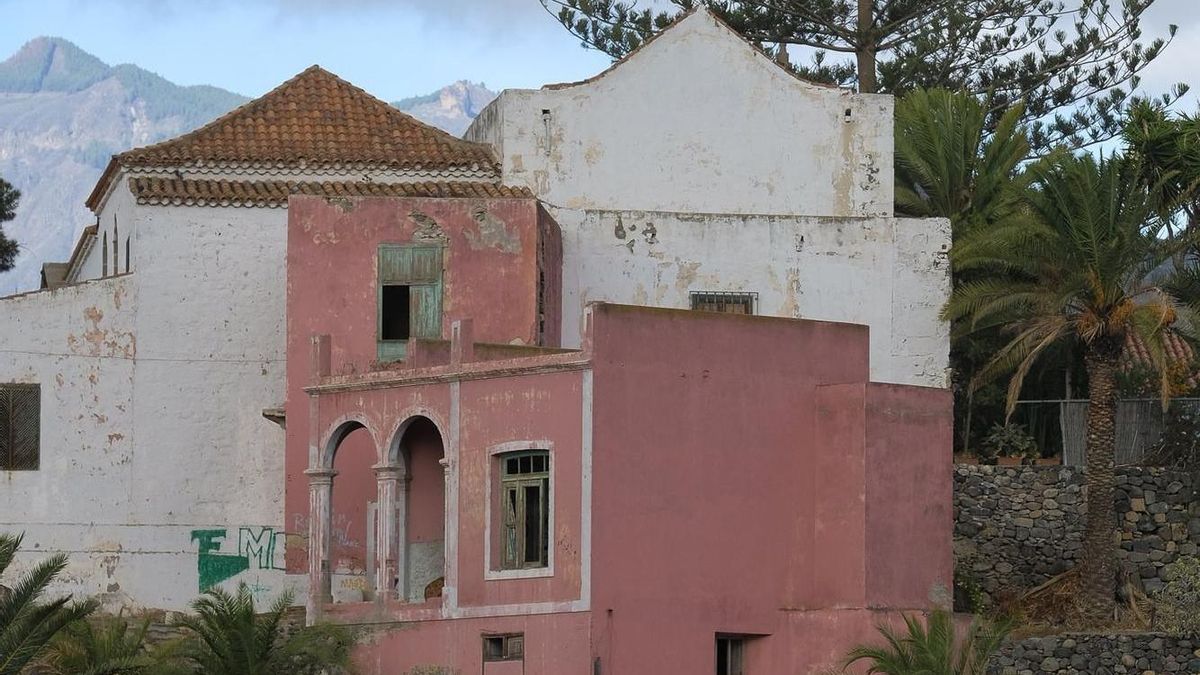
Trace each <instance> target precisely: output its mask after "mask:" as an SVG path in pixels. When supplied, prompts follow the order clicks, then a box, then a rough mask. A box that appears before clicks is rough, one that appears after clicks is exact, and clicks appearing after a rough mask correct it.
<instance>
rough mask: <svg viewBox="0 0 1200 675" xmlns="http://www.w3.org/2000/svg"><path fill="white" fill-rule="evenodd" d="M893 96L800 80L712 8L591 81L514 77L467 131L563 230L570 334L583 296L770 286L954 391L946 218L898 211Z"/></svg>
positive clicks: (789, 307)
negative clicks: (861, 329)
mask: <svg viewBox="0 0 1200 675" xmlns="http://www.w3.org/2000/svg"><path fill="white" fill-rule="evenodd" d="M892 116H893V101H892V98H891V97H890V96H883V95H859V94H854V93H851V92H848V91H845V90H841V89H836V88H830V87H824V86H820V85H815V84H812V83H808V82H804V81H801V80H799V79H797V78H795V77H793V76H792V75H791V74H790V73H789V72H787V71H785V70H784V69H782V68H781V67H780V66H779V65H778V64H776V63H774V62H773V61H772V60H771V59H769V58H767V57H766V56H764V55H763V54H761V53H760V52H758V51H757V50H755V49H754V48H752V47H751V46H750V45H748V44H747V43H746V42H745V41H744V40H742V39H741V38H740V37H739V36H738V35H737V34H736V33H734V32H733V31H731V30H730V29H729V28H727V27H726V26H725V25H724V24H721V23H720V22H719V21H717V20H716V19H715V18H714V17H713V16H712V15H711V14H709V13H708V12H706V11H704V10H699V11H696V12H695V13H693V14H691V15H690V16H688V17H686V18H684V19H683V20H682V21H681V22H680V23H678V24H677V25H675V26H674V27H672V28H671V29H670V30H668V31H666V32H664V33H662V34H661V35H660V36H658V37H657V38H656V39H654V40H653V41H651V42H649V43H648V44H646V45H645V46H643V47H642V48H641V49H640V50H638V51H636V52H634V53H633V54H632V55H631V56H629V57H628V58H627V59H626V60H624V61H622V62H620V63H618V64H616V65H615V66H613V67H612V68H610V69H609V70H608V71H606V72H604V73H601V74H600V75H598V76H596V77H593V78H591V79H590V80H587V81H584V82H581V83H576V84H571V85H555V86H552V87H551V88H545V89H541V90H534V91H529V90H508V91H505V92H504V93H502V94H501V95H500V97H499V98H497V99H496V100H495V101H494V102H493V103H492V104H491V105H489V106H488V107H487V108H486V109H485V110H484V111H483V112H482V113H481V114H480V116H479V118H478V119H477V120H476V121H475V123H474V124H473V125H472V126H471V128H470V129H469V130H468V131H467V134H466V137H467V138H469V139H472V140H476V141H480V142H486V143H489V144H491V145H492V147H493V148H495V150H496V153H497V154H498V155H499V156H500V157H501V160H502V165H503V172H504V180H505V182H507V183H510V184H520V185H527V186H529V187H530V188H531V189H533V190H534V191H535V192H536V193H537V195H538V196H539V197H540V198H541V199H543V200H544V201H546V202H547V203H548V205H549V206H550V208H551V211H552V212H553V213H554V215H555V217H556V219H557V220H558V222H559V225H560V226H561V227H562V231H563V255H564V269H563V286H564V289H563V290H564V307H563V340H564V344H565V345H566V346H577V345H578V343H579V334H580V325H579V322H580V316H581V309H582V307H583V306H584V305H585V304H586V303H587V302H588V301H592V300H610V301H615V302H630V303H635V304H647V305H655V306H665V307H688V306H689V297H688V294H689V292H691V291H703V290H710V291H720V290H727V291H747V292H757V293H758V294H759V311H760V312H761V313H763V314H769V315H776V316H787V317H802V318H812V319H822V320H832V321H847V322H853V323H862V324H867V325H868V326H870V328H871V376H872V378H873V379H875V380H877V381H882V382H894V383H902V384H917V385H928V386H938V387H941V386H946V384H947V368H948V366H949V329H948V326H947V325H946V324H945V323H944V322H942V321H940V320H939V319H938V311H939V309H940V308H941V305H942V304H943V303H944V302H945V299H946V298H947V297H948V295H949V291H950V285H949V275H948V270H947V265H946V259H945V252H946V250H947V249H948V248H949V246H950V233H949V227H948V224H947V223H946V222H945V221H942V220H928V221H923V220H898V219H895V218H892V212H893V205H892V202H893V180H894V175H893V139H892V133H893V132H892V129H893V119H892Z"/></svg>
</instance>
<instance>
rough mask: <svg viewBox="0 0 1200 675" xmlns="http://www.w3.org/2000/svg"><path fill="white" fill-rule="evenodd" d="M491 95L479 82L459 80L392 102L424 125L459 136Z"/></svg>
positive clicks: (490, 100) (488, 100)
mask: <svg viewBox="0 0 1200 675" xmlns="http://www.w3.org/2000/svg"><path fill="white" fill-rule="evenodd" d="M494 98H496V92H494V91H491V90H490V89H488V88H487V87H485V86H484V85H483V83H482V82H480V83H478V84H476V83H474V82H468V81H466V80H459V81H458V82H455V83H454V84H451V85H449V86H445V87H442V88H441V89H439V90H437V91H435V92H433V93H432V94H427V95H425V96H414V97H412V98H406V99H402V100H400V101H395V102H393V103H392V105H394V106H396V107H397V108H399V109H401V110H403V111H404V112H406V113H408V114H409V115H412V116H413V117H415V118H417V119H419V120H421V121H422V122H425V123H426V124H432V125H433V126H435V127H439V128H441V129H443V130H445V131H448V132H450V133H452V134H454V135H455V136H462V134H463V132H464V131H466V130H467V127H469V126H471V120H473V119H475V116H476V115H478V114H479V111H481V110H483V109H484V107H485V106H487V104H489V103H491V102H492V99H494Z"/></svg>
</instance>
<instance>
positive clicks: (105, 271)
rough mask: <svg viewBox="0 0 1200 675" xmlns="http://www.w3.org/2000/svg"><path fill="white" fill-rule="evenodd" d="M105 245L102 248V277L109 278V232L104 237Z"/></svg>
mask: <svg viewBox="0 0 1200 675" xmlns="http://www.w3.org/2000/svg"><path fill="white" fill-rule="evenodd" d="M102 242H103V244H102V245H101V247H100V276H102V277H106V276H108V232H105V233H104V236H103V237H102Z"/></svg>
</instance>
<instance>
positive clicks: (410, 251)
mask: <svg viewBox="0 0 1200 675" xmlns="http://www.w3.org/2000/svg"><path fill="white" fill-rule="evenodd" d="M442 252H443V248H442V247H441V246H429V245H411V244H382V245H380V247H379V289H378V290H379V292H378V293H377V297H378V302H379V307H378V308H377V310H376V312H377V316H378V317H379V321H378V326H379V327H377V330H376V336H377V349H376V352H377V357H378V358H379V360H381V361H394V360H398V359H403V358H404V357H405V354H406V351H407V342H406V341H404V340H384V339H382V335H383V332H382V328H381V327H382V325H383V291H382V289H383V287H384V286H408V293H409V336H411V337H418V338H432V339H437V338H440V337H442Z"/></svg>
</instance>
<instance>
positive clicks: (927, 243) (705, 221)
mask: <svg viewBox="0 0 1200 675" xmlns="http://www.w3.org/2000/svg"><path fill="white" fill-rule="evenodd" d="M553 215H554V217H555V219H556V220H558V222H559V224H560V225H561V226H562V228H563V233H564V234H563V236H564V244H563V250H564V261H563V270H564V271H563V303H564V312H563V314H564V316H565V317H568V318H567V319H566V320H565V321H564V326H563V341H564V342H565V343H566V344H571V345H575V344H578V343H579V335H580V332H581V330H582V326H581V320H580V317H582V310H583V307H584V306H585V305H586V304H587V303H588V302H592V301H597V300H607V301H611V302H622V303H631V304H637V305H653V306H657V307H677V308H686V307H689V306H690V298H689V294H690V293H691V292H693V291H738V292H753V293H757V294H758V300H759V306H758V311H759V313H762V314H767V315H772V316H786V317H796V318H811V319H822V320H827V321H844V322H849V323H858V324H866V325H868V326H870V328H871V377H872V379H874V380H876V381H881V382H894V383H902V384H915V385H924V386H935V387H943V386H946V376H947V373H946V365H947V364H946V359H947V354H948V353H949V348H950V345H949V336H948V334H947V332H946V330H945V328H944V326H943V324H942V323H941V322H940V321H939V320H938V312H939V311H940V309H941V306H942V303H943V302H944V301H945V297H946V295H947V294H948V293H949V289H950V277H949V273H948V261H947V259H946V242H948V241H949V224H948V223H947V222H946V221H945V220H939V219H929V220H912V219H896V218H836V219H835V218H811V217H803V216H741V215H709V214H686V213H668V212H662V211H658V212H646V211H572V210H565V209H556V210H555V211H554V212H553Z"/></svg>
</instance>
